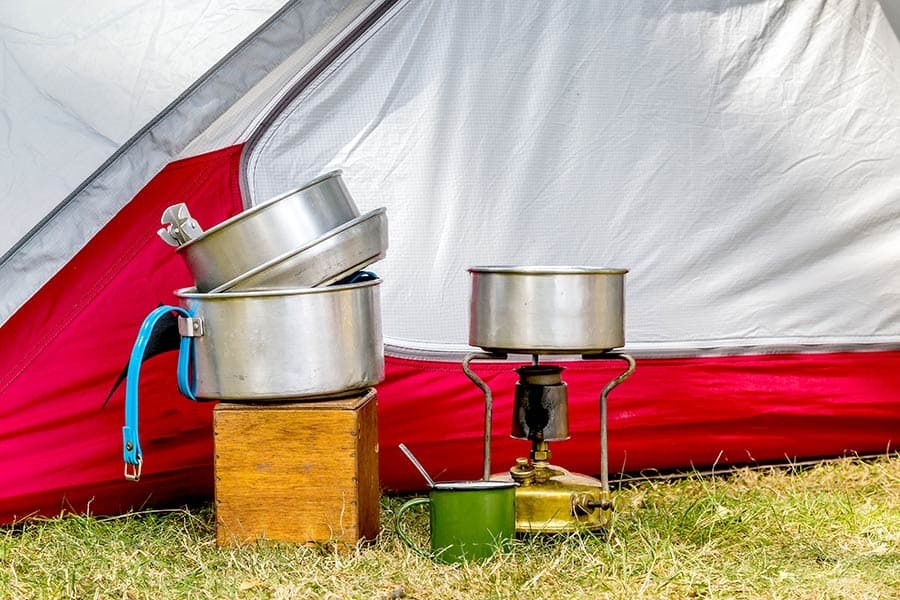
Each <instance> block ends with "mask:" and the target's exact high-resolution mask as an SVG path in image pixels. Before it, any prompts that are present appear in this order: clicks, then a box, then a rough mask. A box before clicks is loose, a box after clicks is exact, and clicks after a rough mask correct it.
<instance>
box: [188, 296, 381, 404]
mask: <svg viewBox="0 0 900 600" xmlns="http://www.w3.org/2000/svg"><path fill="white" fill-rule="evenodd" d="M380 283H381V280H379V279H376V280H373V281H366V282H361V283H353V284H348V285H335V286H329V287H318V288H303V289H293V290H267V291H257V292H241V293H227V294H203V293H197V292H196V290H195V289H194V288H186V289H182V290H177V291H176V292H175V295H176V296H178V298H179V299H180V301H181V304H182V305H183V306H184V307H185V308H187V309H188V310H189V311H191V312H192V314H194V315H195V316H196V318H199V319H200V320H201V321H202V322H203V335H202V336H200V337H197V338H195V339H194V371H195V373H196V382H197V387H196V391H195V394H196V396H197V397H198V398H208V399H216V400H233V401H264V400H276V399H285V398H292V399H304V398H310V397H313V396H315V397H321V396H331V395H343V394H346V393H348V392H351V391H353V390H359V389H363V388H367V387H371V386H374V385H375V384H377V383H379V382H380V381H381V380H382V379H384V345H383V340H382V332H381V309H380V300H379V287H378V286H379V284H380Z"/></svg>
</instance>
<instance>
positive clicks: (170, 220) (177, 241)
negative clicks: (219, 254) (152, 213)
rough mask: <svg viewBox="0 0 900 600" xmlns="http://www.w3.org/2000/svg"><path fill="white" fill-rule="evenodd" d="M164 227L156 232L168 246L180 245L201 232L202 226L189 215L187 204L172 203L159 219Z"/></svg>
mask: <svg viewBox="0 0 900 600" xmlns="http://www.w3.org/2000/svg"><path fill="white" fill-rule="evenodd" d="M160 223H162V224H163V225H165V226H166V227H164V228H162V229H160V230H159V231H157V232H156V233H157V234H158V235H159V237H161V238H162V240H163V241H164V242H165V243H167V244H169V245H170V246H175V247H178V246H181V245H183V244H186V243H188V242H189V241H191V240H193V239H194V238H196V237H199V236H200V234H202V233H203V228H202V227H200V224H199V223H197V221H196V220H195V219H193V218H192V217H191V213H190V212H189V211H188V208H187V205H186V204H184V203H183V202H182V203H181V204H174V205H172V206H170V207H169V208H167V209H166V210H165V211H164V212H163V215H162V218H161V219H160Z"/></svg>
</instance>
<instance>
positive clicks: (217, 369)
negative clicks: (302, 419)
mask: <svg viewBox="0 0 900 600" xmlns="http://www.w3.org/2000/svg"><path fill="white" fill-rule="evenodd" d="M162 223H163V225H165V227H163V228H162V229H160V230H159V232H158V233H159V235H160V237H161V238H162V239H163V240H164V241H166V242H167V243H169V244H170V245H172V246H174V247H175V248H176V252H177V253H178V254H179V255H181V256H182V257H183V258H184V260H185V262H186V264H187V266H188V268H189V269H190V271H191V273H192V275H193V277H194V280H195V282H196V285H195V287H191V288H184V289H179V290H176V291H175V296H176V297H178V299H179V302H180V306H177V307H174V306H163V307H160V308H159V309H157V310H156V311H154V312H153V313H151V315H150V316H148V317H147V319H146V320H145V322H144V325H143V326H142V328H141V333H139V334H138V341H137V342H136V343H135V350H134V351H133V353H132V361H131V363H129V373H128V380H129V385H128V387H127V389H126V426H125V428H124V430H123V433H124V437H125V440H124V441H125V462H126V477H128V478H130V479H134V478H136V477H134V476H133V475H132V476H129V471H128V465H132V466H134V467H135V469H134V471H135V472H136V473H135V474H139V472H140V465H141V462H142V461H141V456H140V446H139V444H138V441H137V383H136V380H137V377H138V376H139V368H140V361H141V357H142V355H143V348H139V346H141V343H142V342H141V340H142V338H148V337H149V336H150V334H151V332H152V330H153V328H154V326H155V325H156V323H157V321H158V320H160V319H163V318H168V319H172V318H173V316H172V315H173V313H174V314H177V315H178V317H177V318H178V331H179V334H180V336H181V347H180V355H179V368H178V387H179V390H180V391H181V392H182V393H183V394H184V395H186V396H188V397H189V398H191V399H195V400H196V399H206V400H226V401H229V402H242V401H243V402H266V401H273V402H281V403H284V402H291V401H310V400H321V399H330V398H335V397H341V396H348V395H352V394H354V393H358V392H360V391H361V390H364V389H366V388H369V387H372V386H374V385H375V384H377V383H379V382H380V381H381V380H382V379H383V378H384V349H383V342H382V332H381V310H380V303H379V293H378V292H379V284H380V283H381V280H380V279H378V278H377V277H376V276H375V275H374V274H372V273H368V272H366V271H362V269H364V268H365V267H367V266H368V265H370V264H371V263H373V262H375V261H377V260H379V259H381V258H383V257H384V255H385V252H386V250H387V245H388V237H387V217H386V215H385V209H384V208H379V209H377V210H373V211H371V212H368V213H365V214H362V215H361V214H360V212H359V210H358V209H357V207H356V205H355V204H354V202H353V200H352V198H351V197H350V193H349V192H348V190H347V188H346V186H345V184H344V182H343V180H342V178H341V174H340V172H339V171H334V172H331V173H327V174H325V175H322V176H321V177H318V178H316V179H314V180H312V181H310V182H308V183H306V184H305V185H303V186H301V187H300V188H298V189H296V190H293V191H291V192H288V193H286V194H282V195H281V196H278V197H276V198H272V199H271V200H268V201H266V202H264V203H262V204H259V205H257V206H254V207H252V208H250V209H248V210H245V211H243V212H241V213H239V214H238V215H236V216H234V217H232V218H230V219H228V220H226V221H223V222H222V223H219V224H218V225H215V226H214V227H212V228H210V229H208V230H206V231H203V230H202V229H201V227H200V225H199V224H198V223H197V222H196V221H195V220H194V219H192V218H191V216H190V214H189V212H188V210H187V207H186V206H185V205H183V204H179V205H175V206H172V207H170V208H168V209H167V210H166V211H165V212H164V213H163V217H162ZM135 363H136V364H135ZM132 379H134V381H132ZM131 391H133V400H132V401H129V392H131ZM129 407H132V408H133V410H131V411H129ZM138 476H139V475H138Z"/></svg>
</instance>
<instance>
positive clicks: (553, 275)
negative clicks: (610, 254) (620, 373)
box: [469, 266, 628, 354]
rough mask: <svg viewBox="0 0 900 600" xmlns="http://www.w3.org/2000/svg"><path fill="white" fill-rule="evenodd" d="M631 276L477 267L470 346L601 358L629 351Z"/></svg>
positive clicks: (585, 270)
mask: <svg viewBox="0 0 900 600" xmlns="http://www.w3.org/2000/svg"><path fill="white" fill-rule="evenodd" d="M627 272H628V270H627V269H610V268H598V267H567V266H485V267H472V268H470V269H469V273H471V274H472V294H471V299H470V304H469V344H470V345H472V346H479V347H481V348H483V349H485V350H487V351H488V352H500V353H509V354H595V353H602V352H607V351H609V350H611V349H613V348H618V347H621V346H624V345H625V325H624V312H625V298H624V295H625V294H624V287H625V274H626V273H627Z"/></svg>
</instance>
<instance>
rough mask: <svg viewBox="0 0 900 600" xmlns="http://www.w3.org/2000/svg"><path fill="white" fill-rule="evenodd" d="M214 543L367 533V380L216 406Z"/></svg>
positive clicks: (373, 421) (370, 448) (370, 447)
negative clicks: (331, 390)
mask: <svg viewBox="0 0 900 600" xmlns="http://www.w3.org/2000/svg"><path fill="white" fill-rule="evenodd" d="M213 428H214V435H215V477H216V543H217V544H218V545H219V546H224V545H237V544H242V543H248V542H249V543H253V542H256V541H258V540H262V539H266V540H278V541H283V542H291V543H322V542H339V543H342V544H346V545H349V546H353V545H355V544H356V542H357V541H358V540H360V539H368V540H371V539H374V538H375V536H376V535H378V527H379V496H380V491H379V486H378V415H377V400H376V396H375V391H374V390H368V391H367V392H365V393H364V394H362V395H360V396H357V397H352V398H347V399H341V400H330V401H327V402H326V401H318V402H302V403H290V404H252V405H251V404H228V403H220V404H219V405H218V406H216V408H215V411H214V418H213Z"/></svg>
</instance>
